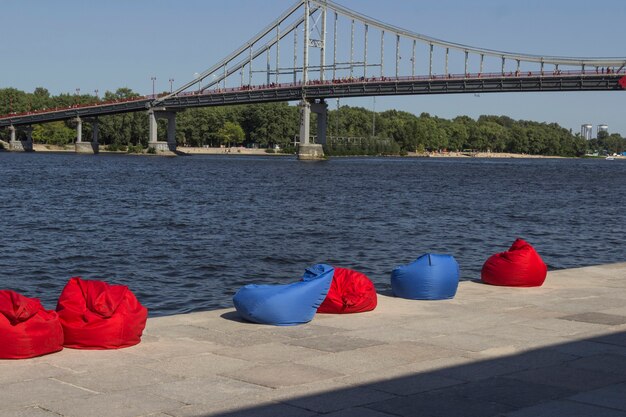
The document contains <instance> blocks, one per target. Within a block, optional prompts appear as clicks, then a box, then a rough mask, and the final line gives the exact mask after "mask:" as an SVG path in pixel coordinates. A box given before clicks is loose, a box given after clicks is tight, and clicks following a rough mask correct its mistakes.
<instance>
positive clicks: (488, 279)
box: [480, 239, 548, 287]
mask: <svg viewBox="0 0 626 417" xmlns="http://www.w3.org/2000/svg"><path fill="white" fill-rule="evenodd" d="M547 272H548V268H547V267H546V264H545V263H543V260H541V257H540V256H539V254H538V253H537V252H536V251H535V249H534V248H533V247H532V246H531V245H530V244H529V243H527V242H526V241H524V240H522V239H517V240H516V241H515V242H514V243H513V245H512V246H511V248H510V249H509V250H508V251H506V252H501V253H496V254H495V255H492V256H491V257H489V259H487V261H486V262H485V264H484V265H483V269H482V271H481V272H480V278H481V280H482V281H483V282H485V283H487V284H491V285H503V286H507V287H539V286H541V285H542V284H543V281H545V279H546V274H547Z"/></svg>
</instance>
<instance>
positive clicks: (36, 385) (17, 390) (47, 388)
mask: <svg viewBox="0 0 626 417" xmlns="http://www.w3.org/2000/svg"><path fill="white" fill-rule="evenodd" d="M95 394H96V393H95V392H93V391H88V390H85V389H81V388H79V387H74V386H72V385H69V384H66V383H63V382H61V381H56V380H54V379H52V378H47V379H37V380H33V381H25V382H16V383H14V384H2V385H0V407H2V408H9V407H11V408H15V407H18V406H27V405H35V406H41V405H43V404H47V403H48V402H50V401H54V400H57V399H59V398H67V399H72V398H83V399H84V398H87V397H90V396H94V395H95Z"/></svg>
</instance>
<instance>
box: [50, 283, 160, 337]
mask: <svg viewBox="0 0 626 417" xmlns="http://www.w3.org/2000/svg"><path fill="white" fill-rule="evenodd" d="M57 312H58V313H59V319H60V320H61V325H62V326H63V332H64V334H65V340H64V342H63V345H64V346H66V347H70V348H74V349H119V348H124V347H128V346H133V345H136V344H137V343H139V342H140V341H141V333H142V332H143V329H144V327H146V319H147V317H148V310H147V309H146V308H145V307H144V306H142V305H141V304H140V303H139V301H137V298H135V295H134V294H133V293H132V292H131V291H130V290H129V289H128V287H127V286H125V285H109V284H107V283H106V282H103V281H95V280H83V279H81V278H80V277H73V278H70V280H69V282H68V283H67V285H65V288H64V289H63V292H62V293H61V296H60V297H59V302H58V304H57Z"/></svg>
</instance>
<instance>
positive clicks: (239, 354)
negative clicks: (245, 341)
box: [215, 343, 325, 363]
mask: <svg viewBox="0 0 626 417" xmlns="http://www.w3.org/2000/svg"><path fill="white" fill-rule="evenodd" d="M215 353H216V354H218V355H221V356H227V357H233V358H240V359H245V360H246V361H254V362H258V363H278V362H285V361H286V362H292V361H296V360H298V359H301V358H303V357H305V358H309V357H313V356H319V355H323V354H324V353H325V352H322V351H320V350H317V349H308V348H305V347H302V346H292V345H287V344H282V343H266V344H263V345H253V346H244V347H229V348H224V349H221V350H218V351H216V352H215Z"/></svg>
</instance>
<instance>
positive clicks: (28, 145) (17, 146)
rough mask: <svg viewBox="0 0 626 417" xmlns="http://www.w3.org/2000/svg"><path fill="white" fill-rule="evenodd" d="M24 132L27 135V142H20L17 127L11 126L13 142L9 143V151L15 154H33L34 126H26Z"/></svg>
mask: <svg viewBox="0 0 626 417" xmlns="http://www.w3.org/2000/svg"><path fill="white" fill-rule="evenodd" d="M22 129H24V132H25V133H26V140H18V139H17V135H16V132H15V126H13V125H11V126H9V131H10V132H11V133H10V135H11V140H10V142H9V150H11V151H15V152H32V150H33V128H32V126H24V127H23V128H22Z"/></svg>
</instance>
